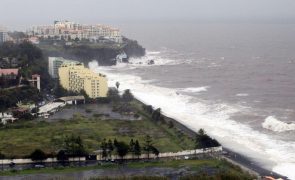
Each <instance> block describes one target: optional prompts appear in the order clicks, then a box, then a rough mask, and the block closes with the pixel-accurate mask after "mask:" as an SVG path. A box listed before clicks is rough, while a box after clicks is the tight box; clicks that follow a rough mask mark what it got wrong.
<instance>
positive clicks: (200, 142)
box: [195, 129, 220, 151]
mask: <svg viewBox="0 0 295 180" xmlns="http://www.w3.org/2000/svg"><path fill="white" fill-rule="evenodd" d="M217 146H220V143H219V142H218V141H217V140H215V139H212V138H211V137H210V136H208V135H207V134H206V132H205V131H204V129H200V130H199V131H198V133H197V134H196V137H195V147H196V148H201V149H203V151H204V150H205V148H211V147H217Z"/></svg>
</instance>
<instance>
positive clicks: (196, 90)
mask: <svg viewBox="0 0 295 180" xmlns="http://www.w3.org/2000/svg"><path fill="white" fill-rule="evenodd" d="M208 88H210V86H203V87H190V88H183V89H179V90H180V91H182V92H188V93H200V92H206V91H207V90H208Z"/></svg>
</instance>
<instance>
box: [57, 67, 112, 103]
mask: <svg viewBox="0 0 295 180" xmlns="http://www.w3.org/2000/svg"><path fill="white" fill-rule="evenodd" d="M58 75H59V81H60V84H61V86H62V87H63V88H65V89H66V90H69V91H74V92H80V91H81V90H84V91H85V92H86V94H87V95H88V96H89V97H90V98H97V97H106V96H107V92H108V84H107V78H106V76H105V75H103V74H96V73H94V72H92V71H91V70H90V69H88V68H85V67H84V65H83V64H77V63H65V64H62V65H61V67H60V68H59V69H58Z"/></svg>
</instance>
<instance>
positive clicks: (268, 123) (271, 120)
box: [262, 116, 295, 132]
mask: <svg viewBox="0 0 295 180" xmlns="http://www.w3.org/2000/svg"><path fill="white" fill-rule="evenodd" d="M262 127H263V128H265V129H269V130H272V131H275V132H284V131H293V130H295V123H285V122H282V121H280V120H278V119H276V118H275V117H273V116H268V117H267V118H266V119H265V121H264V122H263V123H262Z"/></svg>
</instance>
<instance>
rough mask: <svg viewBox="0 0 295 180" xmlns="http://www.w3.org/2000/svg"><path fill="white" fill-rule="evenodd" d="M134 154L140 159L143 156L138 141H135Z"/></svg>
mask: <svg viewBox="0 0 295 180" xmlns="http://www.w3.org/2000/svg"><path fill="white" fill-rule="evenodd" d="M134 154H135V155H136V156H137V158H138V159H139V156H140V155H141V147H140V145H139V142H138V141H137V140H136V141H135V145H134Z"/></svg>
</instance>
